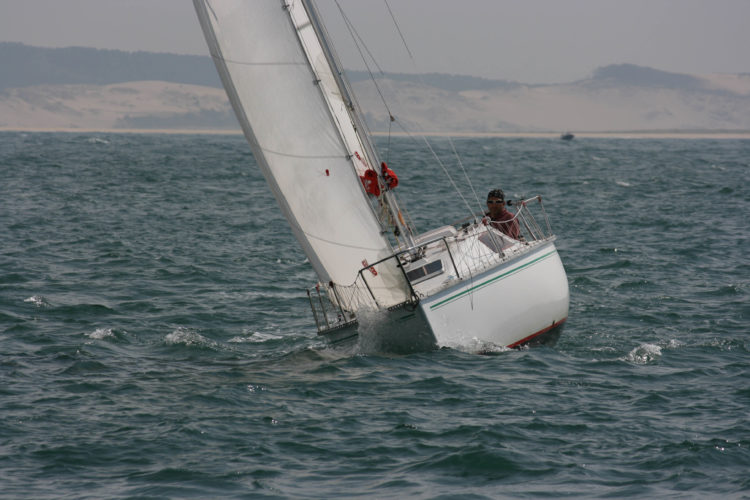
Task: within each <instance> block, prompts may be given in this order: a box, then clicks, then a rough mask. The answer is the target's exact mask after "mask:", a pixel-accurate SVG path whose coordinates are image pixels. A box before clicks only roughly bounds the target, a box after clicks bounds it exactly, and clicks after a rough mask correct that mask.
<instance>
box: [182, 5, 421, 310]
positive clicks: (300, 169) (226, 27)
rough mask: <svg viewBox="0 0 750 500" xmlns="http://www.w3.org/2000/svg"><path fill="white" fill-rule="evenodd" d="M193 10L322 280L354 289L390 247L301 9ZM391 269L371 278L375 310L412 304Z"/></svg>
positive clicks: (341, 105) (356, 143) (358, 148)
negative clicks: (364, 271)
mask: <svg viewBox="0 0 750 500" xmlns="http://www.w3.org/2000/svg"><path fill="white" fill-rule="evenodd" d="M194 5H195V9H196V12H197V14H198V19H199V21H200V24H201V28H202V29H203V33H204V36H205V38H206V41H207V43H208V47H209V51H210V53H211V56H212V58H213V60H214V63H215V65H216V68H217V70H218V72H219V75H220V77H221V80H222V82H223V84H224V88H225V89H226V92H227V95H228V97H229V100H230V102H231V104H232V107H233V109H234V111H235V113H236V115H237V118H238V120H239V122H240V125H241V127H242V130H243V132H244V134H245V137H246V138H247V140H248V142H249V143H250V146H251V148H252V150H253V154H254V156H255V159H256V161H257V163H258V165H259V167H260V169H261V171H262V172H263V175H264V177H265V179H266V181H267V182H268V184H269V186H270V188H271V190H272V192H273V194H274V196H275V198H276V200H277V202H278V203H279V206H280V208H281V211H282V213H283V214H284V216H285V217H286V219H287V220H288V221H289V224H290V225H291V228H292V231H293V233H294V235H295V237H296V239H297V240H298V242H299V243H300V245H301V247H302V249H303V251H304V252H305V254H306V255H307V257H308V259H309V260H310V263H311V265H312V266H313V269H314V270H315V272H316V274H317V275H318V278H319V279H320V281H321V282H323V283H328V282H333V283H335V284H337V285H345V286H346V285H353V284H355V281H357V277H358V271H359V270H360V269H361V268H362V267H363V265H367V264H373V263H375V262H377V261H380V260H381V259H384V258H385V257H387V256H389V255H390V254H391V253H392V251H391V246H390V244H389V242H388V240H387V238H386V237H385V236H384V235H383V233H382V228H381V225H380V223H379V222H378V219H377V217H376V215H375V213H374V211H373V209H372V207H371V206H370V204H369V203H368V201H367V195H366V194H365V192H364V190H363V188H362V185H361V182H360V179H359V176H358V175H357V171H356V168H357V167H356V163H357V162H359V161H360V160H359V159H357V156H356V155H355V153H357V154H358V155H359V157H360V158H362V160H363V161H364V162H365V163H366V164H367V165H370V163H369V159H368V158H367V156H366V152H365V151H364V150H363V148H362V142H361V141H360V139H359V137H358V135H357V131H356V130H355V129H354V126H353V125H352V122H351V119H350V117H349V114H348V110H347V109H346V106H347V103H345V102H344V101H343V100H342V98H341V92H340V89H338V86H337V84H336V82H335V79H334V78H333V76H332V73H333V71H332V69H331V67H330V65H329V63H328V61H327V60H326V58H325V54H324V52H323V49H322V47H321V44H320V41H319V40H318V38H317V34H316V33H315V30H314V29H313V27H312V26H311V24H310V19H309V16H308V14H307V12H306V10H305V6H304V4H303V3H302V2H300V1H288V2H285V1H279V0H253V1H247V0H220V1H211V0H194ZM395 264H396V263H395V261H394V260H393V259H391V260H390V261H387V262H386V263H384V264H382V265H380V266H378V268H377V270H373V272H372V273H371V274H369V273H368V274H369V275H367V276H366V280H367V284H366V286H367V289H368V291H369V293H370V294H371V295H372V297H373V298H374V299H375V301H376V303H377V305H379V306H385V307H388V306H392V305H396V304H399V303H402V302H404V301H406V300H408V299H409V291H408V285H407V284H406V282H405V280H404V278H403V275H402V273H401V271H400V270H399V269H397V268H396V266H395ZM360 281H361V280H360ZM361 285H363V286H364V283H361Z"/></svg>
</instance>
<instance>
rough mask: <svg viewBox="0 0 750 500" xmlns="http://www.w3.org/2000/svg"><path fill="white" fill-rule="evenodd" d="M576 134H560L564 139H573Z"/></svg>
mask: <svg viewBox="0 0 750 500" xmlns="http://www.w3.org/2000/svg"><path fill="white" fill-rule="evenodd" d="M574 137H575V135H573V134H571V133H570V132H565V133H564V134H562V135H561V136H560V139H562V140H563V141H572V140H573V138H574Z"/></svg>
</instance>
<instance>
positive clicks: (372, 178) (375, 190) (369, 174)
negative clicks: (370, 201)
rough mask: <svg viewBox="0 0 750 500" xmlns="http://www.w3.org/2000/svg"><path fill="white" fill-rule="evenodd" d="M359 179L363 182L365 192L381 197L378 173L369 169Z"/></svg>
mask: <svg viewBox="0 0 750 500" xmlns="http://www.w3.org/2000/svg"><path fill="white" fill-rule="evenodd" d="M359 178H360V180H361V181H362V185H363V186H364V187H365V192H367V193H370V194H372V195H375V196H380V185H379V184H378V173H377V172H375V171H374V170H373V169H371V168H368V169H367V170H365V173H364V175H360V176H359Z"/></svg>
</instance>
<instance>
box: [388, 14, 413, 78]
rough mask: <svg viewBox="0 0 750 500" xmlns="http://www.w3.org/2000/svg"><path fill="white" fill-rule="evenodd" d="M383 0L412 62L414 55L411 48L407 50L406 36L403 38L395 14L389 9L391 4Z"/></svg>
mask: <svg viewBox="0 0 750 500" xmlns="http://www.w3.org/2000/svg"><path fill="white" fill-rule="evenodd" d="M383 1H384V2H385V6H386V7H387V8H388V13H389V14H390V15H391V19H393V24H394V26H396V31H398V34H399V36H400V37H401V41H402V42H404V48H406V52H408V53H409V58H410V59H411V60H412V62H414V56H413V55H412V53H411V50H409V45H408V44H407V43H406V38H404V34H403V33H402V32H401V28H400V27H399V25H398V21H396V16H394V15H393V11H392V10H391V6H390V5H389V4H388V0H383ZM415 66H416V64H415Z"/></svg>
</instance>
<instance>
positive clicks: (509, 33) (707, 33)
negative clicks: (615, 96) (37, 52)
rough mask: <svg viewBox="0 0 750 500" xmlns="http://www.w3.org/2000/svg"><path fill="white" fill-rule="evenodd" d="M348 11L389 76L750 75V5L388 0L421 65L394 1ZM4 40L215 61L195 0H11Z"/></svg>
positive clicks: (332, 17)
mask: <svg viewBox="0 0 750 500" xmlns="http://www.w3.org/2000/svg"><path fill="white" fill-rule="evenodd" d="M219 1H220V0H219ZM253 1H255V0H248V2H250V3H252V2H253ZM339 3H340V4H341V6H342V7H343V8H344V10H345V11H346V13H347V15H348V17H349V18H350V19H351V20H352V22H353V23H355V25H356V27H357V30H358V31H359V33H360V35H361V36H362V38H364V39H365V41H366V42H367V44H368V47H369V49H370V51H371V52H372V53H373V54H374V55H375V57H376V59H377V60H378V62H379V64H380V65H381V67H382V68H383V69H384V70H385V71H402V72H416V71H418V72H442V73H454V74H466V75H475V76H484V77H487V78H501V79H507V80H515V81H521V82H527V83H548V82H563V81H572V80H577V79H580V78H585V77H586V76H588V75H590V74H591V72H592V71H593V70H594V69H595V68H597V67H598V66H604V65H607V64H615V63H632V64H639V65H643V66H650V67H654V68H658V69H663V70H666V71H675V72H683V73H716V72H724V73H750V55H749V54H750V0H388V4H389V5H390V6H391V9H392V10H393V12H394V14H395V15H396V19H397V21H398V23H399V25H400V27H401V29H402V31H403V33H404V36H405V37H406V40H407V42H408V44H409V48H410V49H411V51H412V53H413V54H414V57H415V59H416V67H415V66H414V65H413V64H412V62H411V60H410V59H409V58H408V55H407V54H406V51H405V50H404V48H403V45H402V44H401V41H400V37H399V35H398V33H397V32H396V31H395V29H394V26H393V22H392V21H391V19H390V16H389V15H388V11H387V9H386V5H385V3H384V2H383V1H382V0H339ZM318 5H319V7H320V9H321V11H322V12H323V15H324V18H325V19H326V22H327V24H328V28H329V30H330V31H331V33H332V36H333V38H334V40H335V41H336V47H337V50H338V52H339V55H340V56H341V57H342V59H343V60H344V65H345V66H346V67H348V68H355V69H361V64H360V63H359V56H358V55H357V53H356V52H354V51H351V50H347V46H348V45H349V43H348V42H349V41H350V38H349V35H348V32H347V31H346V30H345V28H344V25H343V23H342V22H341V16H340V14H339V13H338V9H337V8H336V5H335V3H334V0H318ZM0 41H15V42H23V43H27V44H31V45H40V46H45V47H67V46H72V45H75V46H85V47H96V48H108V49H120V50H128V51H136V50H144V51H155V52H173V53H180V54H204V55H205V54H207V53H208V52H207V50H206V47H205V43H204V41H203V36H202V34H201V31H200V27H199V26H198V22H197V20H196V17H195V13H194V12H193V4H192V2H191V1H190V0H0Z"/></svg>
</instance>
